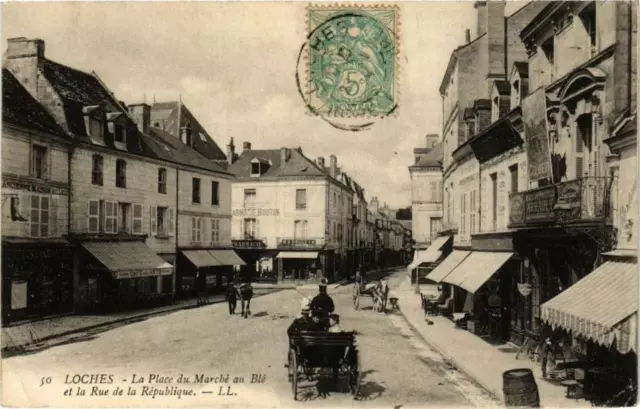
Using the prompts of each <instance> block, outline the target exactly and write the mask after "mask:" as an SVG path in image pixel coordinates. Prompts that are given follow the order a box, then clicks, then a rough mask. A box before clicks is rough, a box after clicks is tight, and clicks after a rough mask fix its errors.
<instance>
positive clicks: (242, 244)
mask: <svg viewBox="0 0 640 409" xmlns="http://www.w3.org/2000/svg"><path fill="white" fill-rule="evenodd" d="M231 244H232V245H233V247H234V248H241V249H262V248H264V247H265V246H264V243H263V242H262V240H231Z"/></svg>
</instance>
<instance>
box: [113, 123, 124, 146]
mask: <svg viewBox="0 0 640 409" xmlns="http://www.w3.org/2000/svg"><path fill="white" fill-rule="evenodd" d="M114 132H115V134H114V140H115V141H116V142H119V143H125V135H126V134H125V129H124V127H123V126H122V125H118V124H115V125H114Z"/></svg>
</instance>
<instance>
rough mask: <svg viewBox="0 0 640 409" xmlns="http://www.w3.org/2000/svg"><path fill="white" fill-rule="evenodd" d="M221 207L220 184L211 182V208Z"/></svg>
mask: <svg viewBox="0 0 640 409" xmlns="http://www.w3.org/2000/svg"><path fill="white" fill-rule="evenodd" d="M219 205H220V182H217V181H215V180H214V181H212V182H211V206H219Z"/></svg>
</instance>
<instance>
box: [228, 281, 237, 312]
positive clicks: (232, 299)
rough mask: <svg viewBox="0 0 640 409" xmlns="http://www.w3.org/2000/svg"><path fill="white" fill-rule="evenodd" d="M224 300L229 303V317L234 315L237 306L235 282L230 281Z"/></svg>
mask: <svg viewBox="0 0 640 409" xmlns="http://www.w3.org/2000/svg"><path fill="white" fill-rule="evenodd" d="M225 298H226V299H227V302H228V303H229V315H233V314H235V313H236V306H237V305H238V290H237V289H236V283H235V280H232V281H231V282H230V283H229V285H228V286H227V293H226V296H225Z"/></svg>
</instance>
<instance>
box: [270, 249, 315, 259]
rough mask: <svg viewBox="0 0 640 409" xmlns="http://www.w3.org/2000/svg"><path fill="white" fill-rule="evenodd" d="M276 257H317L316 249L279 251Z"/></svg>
mask: <svg viewBox="0 0 640 409" xmlns="http://www.w3.org/2000/svg"><path fill="white" fill-rule="evenodd" d="M276 258H301V259H309V260H315V259H317V258H318V252H317V251H281V252H280V253H278V256H277V257H276Z"/></svg>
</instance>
